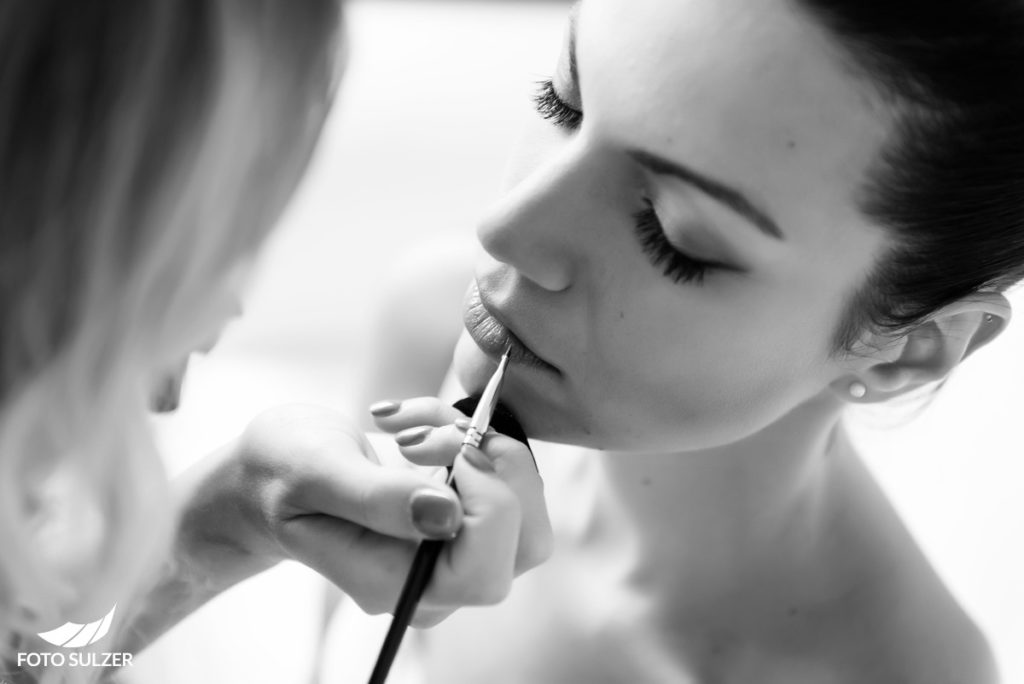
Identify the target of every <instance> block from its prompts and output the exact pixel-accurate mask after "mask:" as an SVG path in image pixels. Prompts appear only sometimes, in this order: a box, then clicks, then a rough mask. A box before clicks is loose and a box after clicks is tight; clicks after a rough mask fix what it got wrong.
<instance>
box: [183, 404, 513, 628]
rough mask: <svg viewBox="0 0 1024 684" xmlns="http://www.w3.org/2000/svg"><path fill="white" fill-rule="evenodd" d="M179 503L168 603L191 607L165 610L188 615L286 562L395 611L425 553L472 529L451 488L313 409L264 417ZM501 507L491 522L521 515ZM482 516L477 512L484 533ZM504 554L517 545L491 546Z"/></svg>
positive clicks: (190, 483) (206, 465)
mask: <svg viewBox="0 0 1024 684" xmlns="http://www.w3.org/2000/svg"><path fill="white" fill-rule="evenodd" d="M468 482H469V479H467V483H468ZM478 489H479V488H478V487H470V491H477V490H478ZM175 492H176V496H177V497H178V499H179V506H180V509H181V510H182V518H181V523H180V526H179V534H178V542H177V544H178V547H177V549H176V556H175V560H176V567H175V568H174V572H175V573H176V574H177V577H176V578H175V582H177V585H176V586H168V587H167V588H166V591H165V593H168V594H175V595H177V596H179V599H178V600H166V601H164V604H165V605H173V609H174V610H182V611H185V612H190V611H191V610H194V609H195V607H197V605H198V604H201V603H202V602H203V601H205V600H206V599H208V598H210V596H212V595H215V594H216V593H219V592H220V591H222V590H223V589H225V588H227V587H228V586H230V585H231V584H234V583H235V582H237V581H239V580H241V579H244V578H246V577H248V576H250V575H252V574H255V573H256V572H259V571H262V570H264V569H266V568H268V567H270V566H272V565H274V564H275V563H277V562H278V561H280V560H283V559H294V560H298V561H300V562H302V563H304V564H306V565H308V566H310V567H312V568H313V569H315V570H317V571H318V572H320V573H321V574H322V575H324V576H325V577H327V578H328V579H330V580H331V581H333V582H334V583H335V584H337V585H338V586H339V587H341V588H342V589H343V590H344V591H345V592H346V593H347V594H349V595H350V596H351V597H353V598H354V599H355V600H356V601H357V602H358V603H359V604H360V605H362V606H363V607H364V608H366V609H368V610H372V611H375V612H383V611H387V610H391V609H392V608H393V607H394V603H395V601H396V600H397V597H398V594H399V592H400V590H401V586H402V584H403V582H404V580H405V574H406V572H407V571H408V568H409V566H410V565H411V563H412V558H413V554H414V553H415V551H416V548H417V544H418V542H420V541H421V540H423V539H425V538H449V537H451V536H452V535H453V534H454V533H455V532H456V531H457V530H458V529H459V528H460V526H461V524H462V519H463V513H462V507H461V505H460V503H459V499H458V497H457V495H456V494H455V492H454V491H452V490H451V489H450V488H449V487H447V486H446V485H445V484H444V483H443V482H438V481H437V480H436V479H435V478H432V477H431V476H430V474H429V473H425V472H423V471H422V470H421V469H415V468H413V467H412V466H410V465H408V464H406V465H405V466H404V467H395V466H391V467H385V466H382V465H380V464H379V463H378V461H377V457H376V455H375V453H374V451H373V449H372V448H371V447H370V444H369V442H368V441H367V440H366V437H365V436H364V435H363V434H362V432H361V431H360V430H358V429H357V428H355V427H354V422H352V421H350V420H348V419H347V418H345V417H344V416H342V415H341V414H339V413H336V412H334V411H332V410H329V409H325V408H320V407H315V406H305V405H296V406H283V407H279V408H275V409H272V410H270V411H267V412H265V413H263V414H262V415H260V416H258V417H257V418H256V419H255V420H253V421H252V423H250V425H249V426H248V428H247V429H246V430H245V431H244V433H243V434H242V435H241V436H240V437H239V438H238V439H237V440H235V441H234V442H233V443H231V444H229V445H227V446H226V447H224V448H223V449H221V450H219V451H218V452H215V453H213V454H211V455H209V456H208V457H207V458H205V459H203V460H202V461H201V462H200V463H198V464H196V466H194V467H193V468H191V469H190V470H188V471H186V472H185V473H184V474H183V475H182V476H180V477H179V478H177V479H176V481H175ZM502 494H505V493H504V491H502V492H499V498H500V496H501V495H502ZM474 505H475V508H474V509H473V510H475V511H476V510H479V509H480V507H481V506H480V505H479V504H474ZM489 505H490V509H489V510H488V513H487V514H486V516H485V517H486V518H487V519H488V520H492V519H495V518H496V519H499V520H500V521H501V524H502V525H505V526H508V525H510V524H511V522H506V521H512V520H515V521H518V512H516V511H513V510H512V509H515V508H516V507H517V506H518V504H517V502H515V501H512V500H511V497H510V496H508V495H507V494H505V498H500V500H498V501H496V502H493V503H492V504H489ZM479 517H480V513H474V518H473V520H474V522H473V525H474V526H476V525H477V524H478V523H476V522H475V521H476V520H477V518H479ZM516 524H518V523H516ZM489 526H490V527H491V528H494V527H496V525H495V524H493V523H491V524H489ZM503 547H512V548H515V543H514V542H506V543H504V544H493V545H490V548H503ZM460 548H461V547H460ZM481 552H483V550H481ZM486 564H487V563H486V561H484V560H483V559H481V565H486ZM470 575H471V573H466V572H463V573H462V574H461V575H460V578H462V579H463V580H466V578H467V577H469V576H470ZM442 578H443V579H444V580H445V582H446V586H448V585H449V584H454V582H455V578H453V577H452V575H451V573H448V572H445V573H444V574H443V575H442ZM470 579H472V580H475V579H476V578H475V576H474V577H470ZM481 585H484V586H481ZM493 592H494V588H493V586H492V584H491V583H490V582H489V581H487V582H484V581H477V582H476V583H475V584H474V583H473V581H465V583H464V584H463V585H462V586H461V587H460V588H457V587H454V586H453V587H452V590H450V591H448V592H447V593H446V594H445V598H446V599H447V600H448V601H450V602H451V603H452V604H453V605H457V604H466V603H478V602H479V601H480V599H481V597H482V596H486V597H490V596H492V595H493Z"/></svg>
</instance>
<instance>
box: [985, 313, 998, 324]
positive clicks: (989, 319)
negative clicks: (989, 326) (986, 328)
mask: <svg viewBox="0 0 1024 684" xmlns="http://www.w3.org/2000/svg"><path fill="white" fill-rule="evenodd" d="M994 320H996V317H995V316H993V315H992V314H985V322H986V323H991V322H992V321H994Z"/></svg>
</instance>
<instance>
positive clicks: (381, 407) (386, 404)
mask: <svg viewBox="0 0 1024 684" xmlns="http://www.w3.org/2000/svg"><path fill="white" fill-rule="evenodd" d="M400 408H402V402H400V401H389V400H385V401H378V402H377V403H376V404H373V405H372V406H370V415H371V416H373V417H374V418H384V417H385V416H393V415H395V414H396V413H398V409H400Z"/></svg>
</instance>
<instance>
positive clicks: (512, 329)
mask: <svg viewBox="0 0 1024 684" xmlns="http://www.w3.org/2000/svg"><path fill="white" fill-rule="evenodd" d="M474 294H475V296H476V297H477V298H478V299H479V300H480V306H481V307H483V309H484V311H486V312H487V314H488V315H489V316H491V317H492V318H494V320H496V321H497V322H498V323H500V324H501V325H502V326H503V327H504V328H505V329H506V330H507V331H508V334H509V336H510V337H511V338H512V339H514V340H515V341H516V342H518V343H519V344H520V345H522V347H523V348H524V349H525V350H526V351H528V352H529V353H530V354H532V355H533V356H534V357H536V360H537V361H540V362H541V363H543V364H544V365H546V366H548V367H549V368H551V369H552V370H555V371H558V370H559V369H558V367H557V366H555V365H554V364H552V363H551V362H550V361H548V360H547V359H546V358H544V357H542V356H541V355H540V354H538V353H537V352H536V351H535V350H534V347H533V345H531V344H530V343H528V342H527V341H526V340H524V339H523V338H522V336H521V335H520V334H519V332H518V331H517V330H518V329H517V326H516V325H515V324H514V323H511V322H510V321H509V318H508V316H507V314H505V313H503V312H502V311H501V310H500V309H498V308H497V307H495V306H494V304H493V303H491V302H488V301H487V297H486V296H485V295H484V293H483V292H482V291H481V290H480V287H479V286H478V285H474Z"/></svg>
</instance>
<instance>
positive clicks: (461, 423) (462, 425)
mask: <svg viewBox="0 0 1024 684" xmlns="http://www.w3.org/2000/svg"><path fill="white" fill-rule="evenodd" d="M455 427H457V428H459V429H460V430H462V431H463V432H465V431H466V430H468V429H469V418H456V419H455Z"/></svg>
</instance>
